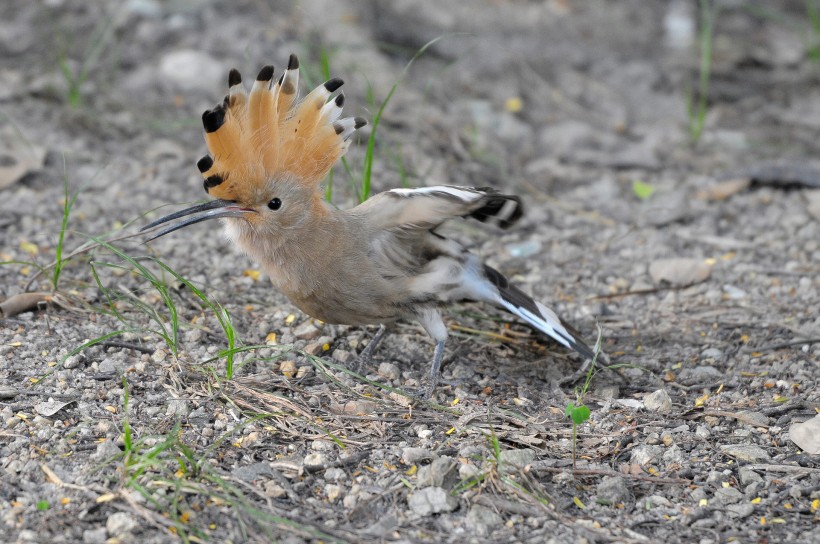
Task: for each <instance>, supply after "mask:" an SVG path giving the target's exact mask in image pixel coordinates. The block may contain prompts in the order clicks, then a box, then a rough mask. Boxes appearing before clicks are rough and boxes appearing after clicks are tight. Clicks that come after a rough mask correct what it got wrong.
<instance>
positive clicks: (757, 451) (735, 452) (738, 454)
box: [720, 444, 770, 463]
mask: <svg viewBox="0 0 820 544" xmlns="http://www.w3.org/2000/svg"><path fill="white" fill-rule="evenodd" d="M720 451H722V452H723V453H725V454H726V455H729V456H731V457H735V458H737V459H739V460H741V461H749V462H752V463H754V462H759V461H768V460H769V459H770V457H769V454H768V453H766V450H764V449H763V448H761V447H760V446H755V445H753V444H724V445H722V446H720Z"/></svg>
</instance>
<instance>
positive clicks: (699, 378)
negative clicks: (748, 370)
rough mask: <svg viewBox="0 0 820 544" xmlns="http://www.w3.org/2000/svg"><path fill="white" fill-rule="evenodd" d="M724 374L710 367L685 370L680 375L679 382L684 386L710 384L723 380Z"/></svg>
mask: <svg viewBox="0 0 820 544" xmlns="http://www.w3.org/2000/svg"><path fill="white" fill-rule="evenodd" d="M723 377H724V376H723V372H721V371H720V370H718V369H717V368H715V367H713V366H709V365H704V366H696V367H690V368H684V369H683V370H681V371H680V374H678V381H679V382H680V383H682V384H683V385H697V384H709V383H713V382H716V381H718V380H720V379H722V378H723Z"/></svg>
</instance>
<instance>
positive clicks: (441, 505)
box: [407, 487, 458, 516]
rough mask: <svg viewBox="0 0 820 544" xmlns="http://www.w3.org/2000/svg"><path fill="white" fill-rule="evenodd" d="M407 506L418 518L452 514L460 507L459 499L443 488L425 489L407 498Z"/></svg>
mask: <svg viewBox="0 0 820 544" xmlns="http://www.w3.org/2000/svg"><path fill="white" fill-rule="evenodd" d="M407 505H408V506H409V507H410V510H412V511H413V513H414V514H416V515H417V516H428V515H430V514H439V513H441V512H452V511H453V510H455V509H456V508H457V507H458V499H457V498H456V497H454V496H453V495H450V494H449V493H448V492H447V491H446V490H445V489H444V488H441V487H425V488H423V489H419V490H417V491H415V492H414V493H412V494H411V495H410V496H409V497H408V498H407Z"/></svg>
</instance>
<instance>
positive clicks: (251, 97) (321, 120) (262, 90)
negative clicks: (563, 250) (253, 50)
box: [141, 55, 594, 398]
mask: <svg viewBox="0 0 820 544" xmlns="http://www.w3.org/2000/svg"><path fill="white" fill-rule="evenodd" d="M342 84H343V81H342V80H341V79H338V78H333V79H330V80H328V81H326V82H325V83H323V84H321V85H319V86H318V87H316V88H315V89H313V90H312V91H310V92H309V93H307V95H305V96H304V98H301V99H300V98H299V95H298V88H299V61H298V59H297V57H296V55H291V56H290V58H289V60H288V65H287V68H286V69H285V70H284V71H283V73H282V75H281V76H280V77H279V78H278V80H276V81H274V68H273V66H271V65H267V66H264V67H263V68H262V69H261V70H260V71H259V74H258V76H257V77H256V80H255V81H254V82H253V84H252V86H251V89H250V92H248V91H247V89H246V88H245V86H244V85H243V83H242V76H241V75H240V73H239V71H237V70H236V69H232V70H230V73H229V74H228V87H229V91H228V94H227V95H226V96H225V98H224V100H223V101H222V103H220V104H218V105H217V106H216V107H214V108H213V109H209V110H207V111H205V112H204V113H203V114H202V123H203V127H204V132H205V143H206V145H207V148H208V151H209V154H208V155H206V156H204V157H203V158H201V159H200V160H199V161H198V162H197V167H198V169H199V171H200V172H201V174H202V176H203V178H204V182H203V185H204V189H205V192H206V193H208V195H209V196H211V197H213V200H210V201H208V202H206V203H204V204H199V205H195V206H192V207H189V208H186V209H183V210H180V211H177V212H175V213H171V214H169V215H166V216H165V217H162V218H160V219H157V220H155V221H152V222H151V223H149V224H148V225H145V226H144V227H143V228H142V229H141V230H142V231H147V230H150V229H155V228H156V227H159V226H161V225H165V226H164V228H162V229H161V230H159V231H158V232H156V233H152V236H151V237H150V238H148V239H146V243H147V242H149V241H151V240H154V239H156V238H159V237H161V236H165V235H167V234H169V233H171V232H174V231H176V230H178V229H181V228H184V227H187V226H190V225H193V224H195V223H199V222H202V221H210V220H213V219H221V220H222V223H223V227H224V232H225V234H226V235H227V236H226V237H227V239H228V241H229V242H230V243H232V244H234V245H236V246H238V247H239V248H241V250H243V251H244V252H245V253H246V254H247V255H249V256H250V257H251V258H252V259H253V260H255V261H256V262H257V263H258V264H259V265H260V267H261V268H262V269H263V270H264V272H265V273H266V274H267V275H268V276H269V277H270V279H271V281H272V283H273V285H274V286H275V287H276V288H277V289H278V290H280V291H281V292H283V293H284V294H285V295H286V296H287V297H288V299H289V300H290V301H291V302H292V303H293V304H294V305H295V306H297V307H298V308H299V309H300V310H301V311H303V312H304V313H306V314H308V315H309V316H311V317H313V318H316V319H319V320H321V321H323V322H325V323H333V324H343V325H353V326H365V325H379V329H378V332H377V333H376V334H375V335H374V336H373V338H372V339H371V341H370V342H369V344H368V345H367V346H366V347H365V348H364V349H363V350H362V352H361V353H360V355H359V360H360V361H366V362H369V360H370V357H371V356H372V355H373V352H374V350H375V348H376V346H377V345H378V343H379V342H380V340H381V339H382V338H383V336H384V334H385V331H386V325H388V324H392V323H394V322H396V321H397V320H415V321H417V322H418V323H419V324H420V325H421V327H422V328H423V329H424V330H425V331H426V332H427V334H429V336H430V337H432V339H433V340H434V342H435V348H434V351H433V358H432V362H431V365H430V371H429V383H428V384H427V387H426V390H425V391H424V393H423V395H422V396H423V397H424V398H429V397H430V396H431V395H432V393H433V391H434V390H435V388H436V386H437V384H438V381H439V378H440V374H441V363H442V359H443V356H444V348H445V343H446V341H447V337H448V331H447V326H446V325H445V323H444V320H443V318H442V313H441V310H442V309H443V308H444V307H446V306H448V305H450V304H453V303H458V302H462V301H477V302H484V303H489V304H491V305H494V306H496V307H499V308H501V309H503V310H506V311H507V312H509V313H511V314H513V315H515V316H517V317H518V318H520V319H522V320H523V321H524V322H526V323H527V324H529V325H530V326H531V327H532V328H534V329H535V330H537V331H540V332H541V333H543V334H545V335H547V336H549V337H550V338H552V339H554V340H555V341H557V342H558V343H559V344H561V345H562V346H564V347H566V348H569V349H571V350H574V351H576V352H578V353H580V354H581V355H582V356H583V357H584V358H586V359H592V358H593V355H594V354H593V350H592V349H590V347H589V346H588V345H587V344H586V343H585V342H584V340H583V338H582V337H581V335H580V333H579V332H578V331H576V330H575V329H574V328H572V327H571V326H569V325H568V324H567V323H565V322H564V321H562V320H561V319H560V318H559V317H558V316H557V315H556V313H555V312H554V311H553V310H551V309H550V308H548V307H547V306H545V305H544V304H542V303H541V302H538V301H536V300H535V299H533V298H532V297H530V296H529V295H527V294H526V293H525V292H524V291H522V290H521V289H520V288H518V287H516V286H515V285H513V284H512V283H511V282H510V281H509V280H508V279H507V277H505V276H504V275H503V274H502V273H501V272H499V271H498V270H496V269H495V268H493V267H491V266H489V265H487V264H486V263H484V262H483V261H482V259H481V258H480V257H479V256H478V255H475V254H473V253H471V252H470V251H468V249H467V248H465V247H464V246H463V245H461V244H460V243H458V242H457V241H455V240H452V239H448V238H446V237H445V236H443V235H442V234H440V233H439V232H438V229H439V227H440V226H441V225H442V224H443V223H445V222H447V221H448V220H451V219H458V218H472V219H476V220H478V221H480V222H483V223H487V224H493V225H496V226H497V227H500V228H501V229H507V228H509V227H510V226H512V225H513V224H514V223H516V221H518V220H519V219H520V218H521V217H522V215H523V206H522V202H521V199H520V198H519V197H518V196H515V195H508V194H503V193H501V192H499V191H497V190H495V189H493V188H489V187H461V186H450V185H437V186H428V187H421V188H416V189H410V188H398V189H391V190H387V191H384V192H381V193H378V194H376V195H374V196H372V197H370V198H368V199H367V200H365V201H364V202H363V203H361V204H359V205H357V206H355V207H352V208H349V209H338V208H335V207H334V206H332V205H331V204H329V203H328V202H327V201H326V200H325V199H324V194H323V191H322V189H321V184H322V181H323V180H324V179H325V178H326V176H327V174H328V172H329V170H330V169H331V167H332V166H333V165H334V164H335V163H336V162H337V161H338V160H339V159H340V158H341V157H342V156H343V155H344V153H345V152H346V151H347V149H348V146H349V145H350V142H351V136H352V135H353V134H354V133H355V131H356V130H358V129H360V128H362V127H363V126H365V124H366V121H365V120H364V119H363V118H361V117H342V108H343V105H344V101H345V95H344V94H343V93H342V92H341V91H339V88H340V87H341V86H342ZM337 91H338V92H337ZM177 219H179V220H180V221H179V222H176V223H172V224H170V225H166V224H167V223H170V222H172V221H174V220H177Z"/></svg>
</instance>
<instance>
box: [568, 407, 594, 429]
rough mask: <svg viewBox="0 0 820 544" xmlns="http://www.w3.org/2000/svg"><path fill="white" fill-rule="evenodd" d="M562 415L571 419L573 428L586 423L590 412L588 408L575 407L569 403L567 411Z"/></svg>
mask: <svg viewBox="0 0 820 544" xmlns="http://www.w3.org/2000/svg"><path fill="white" fill-rule="evenodd" d="M564 414H566V415H567V417H569V418H571V419H572V425H573V427H575V426H577V425H581V424H582V423H584V422H586V421H587V420H588V419H589V415H590V412H589V408H588V407H586V406H584V405H583V404H582V405H580V406H575V404H573V403H572V402H570V403H569V404H567V409H566V410H565V411H564Z"/></svg>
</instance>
